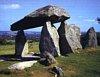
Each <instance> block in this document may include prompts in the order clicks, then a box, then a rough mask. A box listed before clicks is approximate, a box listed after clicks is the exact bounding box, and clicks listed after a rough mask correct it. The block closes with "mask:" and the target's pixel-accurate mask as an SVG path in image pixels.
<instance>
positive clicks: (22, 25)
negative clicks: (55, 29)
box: [11, 5, 70, 31]
mask: <svg viewBox="0 0 100 77" xmlns="http://www.w3.org/2000/svg"><path fill="white" fill-rule="evenodd" d="M69 18H70V16H69V14H68V13H67V12H66V11H65V10H64V9H63V8H60V7H57V6H52V5H48V6H45V7H43V8H40V9H38V10H36V11H34V12H32V13H30V14H29V15H27V16H25V17H24V18H23V19H21V20H19V21H17V22H15V23H14V24H12V25H11V30H13V31H15V30H24V29H29V28H35V27H39V26H43V25H44V24H45V22H46V21H51V22H52V23H57V22H61V21H64V20H67V19H69Z"/></svg>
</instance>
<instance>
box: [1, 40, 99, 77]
mask: <svg viewBox="0 0 100 77" xmlns="http://www.w3.org/2000/svg"><path fill="white" fill-rule="evenodd" d="M38 44H39V43H38V42H35V43H29V51H30V52H31V51H34V52H35V53H38V52H39V48H38ZM14 47H15V46H14V45H0V55H5V54H14V53H15V52H14ZM56 59H57V61H58V63H57V65H58V66H59V67H61V68H62V69H63V71H64V77H100V47H98V48H97V50H93V51H88V50H82V51H80V53H71V54H68V56H66V57H57V58H56ZM17 62H18V61H0V77H54V76H53V75H54V74H52V73H51V70H50V68H51V67H52V66H44V65H41V64H40V63H39V62H38V63H36V64H34V65H33V66H32V67H31V68H26V69H25V70H22V71H19V70H8V69H7V67H8V66H10V65H12V64H14V63H17Z"/></svg>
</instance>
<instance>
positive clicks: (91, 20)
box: [83, 19, 95, 22]
mask: <svg viewBox="0 0 100 77" xmlns="http://www.w3.org/2000/svg"><path fill="white" fill-rule="evenodd" d="M83 21H86V22H95V20H94V19H84V20H83Z"/></svg>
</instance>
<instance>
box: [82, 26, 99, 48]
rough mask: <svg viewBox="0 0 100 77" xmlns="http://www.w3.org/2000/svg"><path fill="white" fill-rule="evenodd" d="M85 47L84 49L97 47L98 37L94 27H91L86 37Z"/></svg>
mask: <svg viewBox="0 0 100 77" xmlns="http://www.w3.org/2000/svg"><path fill="white" fill-rule="evenodd" d="M83 45H84V46H83V47H85V48H86V47H93V48H95V47H97V36H96V32H95V29H94V28H93V27H91V28H90V29H89V30H88V31H87V33H86V36H85V37H84V44H83Z"/></svg>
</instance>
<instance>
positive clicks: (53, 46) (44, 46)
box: [39, 21, 60, 57]
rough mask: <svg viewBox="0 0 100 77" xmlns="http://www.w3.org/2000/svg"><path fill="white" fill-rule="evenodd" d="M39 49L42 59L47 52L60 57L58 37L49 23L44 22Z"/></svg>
mask: <svg viewBox="0 0 100 77" xmlns="http://www.w3.org/2000/svg"><path fill="white" fill-rule="evenodd" d="M39 49H40V53H41V55H43V56H44V57H46V55H47V52H49V53H50V54H52V55H53V56H60V51H59V35H58V32H57V30H56V28H55V27H54V26H53V25H52V24H51V22H50V21H48V22H46V25H44V26H43V28H42V31H41V38H40V44H39Z"/></svg>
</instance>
